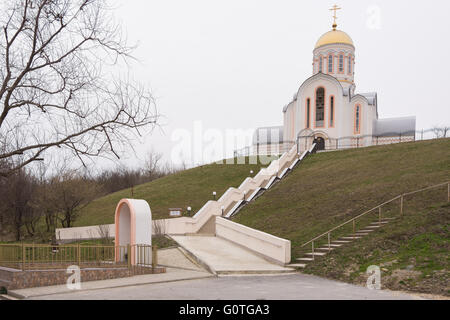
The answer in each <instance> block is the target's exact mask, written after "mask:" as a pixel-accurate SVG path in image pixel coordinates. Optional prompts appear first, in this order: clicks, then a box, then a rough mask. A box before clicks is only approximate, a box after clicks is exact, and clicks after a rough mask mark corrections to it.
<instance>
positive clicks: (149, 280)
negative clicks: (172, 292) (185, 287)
mask: <svg viewBox="0 0 450 320" xmlns="http://www.w3.org/2000/svg"><path fill="white" fill-rule="evenodd" d="M166 271H167V272H166V273H159V274H146V275H140V276H133V277H127V278H119V279H109V280H101V281H88V282H82V283H81V291H74V290H70V289H68V288H67V286H66V285H57V286H48V287H38V288H29V289H19V290H11V291H8V295H10V296H12V297H16V298H21V299H23V298H30V297H40V296H48V297H50V298H49V299H52V297H53V296H54V295H56V296H60V295H69V296H70V295H72V294H75V295H76V294H79V293H81V292H83V293H86V292H91V291H92V292H95V291H97V290H99V289H106V290H112V289H111V288H118V289H117V290H118V292H120V291H121V290H122V288H123V287H128V288H130V286H132V287H135V286H140V285H143V284H156V283H162V282H163V283H168V282H169V283H170V282H173V281H180V280H192V279H203V278H210V277H214V275H212V274H211V273H209V272H206V271H204V270H200V269H199V270H196V271H195V270H183V269H178V268H166ZM81 281H83V279H81ZM94 295H95V294H94ZM56 299H57V298H56ZM124 299H126V297H124Z"/></svg>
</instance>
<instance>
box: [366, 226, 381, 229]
mask: <svg viewBox="0 0 450 320" xmlns="http://www.w3.org/2000/svg"><path fill="white" fill-rule="evenodd" d="M379 227H380V226H368V227H366V228H370V229H376V228H379Z"/></svg>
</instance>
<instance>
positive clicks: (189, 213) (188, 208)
mask: <svg viewBox="0 0 450 320" xmlns="http://www.w3.org/2000/svg"><path fill="white" fill-rule="evenodd" d="M191 210H192V208H191V207H187V213H188V216H191Z"/></svg>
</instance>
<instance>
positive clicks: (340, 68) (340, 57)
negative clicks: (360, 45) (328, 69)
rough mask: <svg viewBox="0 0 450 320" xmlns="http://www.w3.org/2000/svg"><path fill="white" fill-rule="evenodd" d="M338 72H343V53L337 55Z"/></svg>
mask: <svg viewBox="0 0 450 320" xmlns="http://www.w3.org/2000/svg"><path fill="white" fill-rule="evenodd" d="M339 72H340V73H344V55H343V54H340V55H339Z"/></svg>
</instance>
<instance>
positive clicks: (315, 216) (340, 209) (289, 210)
mask: <svg viewBox="0 0 450 320" xmlns="http://www.w3.org/2000/svg"><path fill="white" fill-rule="evenodd" d="M449 180H450V139H441V140H433V141H423V142H415V143H403V144H396V145H390V146H380V147H370V148H364V149H353V150H346V151H337V152H327V153H319V154H315V155H312V156H310V157H308V158H307V159H305V161H304V162H302V163H301V164H300V166H299V167H297V168H296V169H295V170H294V171H293V172H292V173H290V174H289V175H288V176H287V177H286V178H285V179H284V180H283V181H281V182H280V183H278V184H276V185H275V186H274V187H273V188H272V189H270V190H268V191H267V192H266V193H265V194H264V195H263V196H262V197H260V198H258V199H257V200H256V201H255V202H253V203H251V204H250V205H248V206H246V207H244V208H243V209H242V210H241V211H240V212H239V214H238V215H237V216H236V217H235V218H234V220H235V221H236V222H238V223H242V224H245V225H247V226H250V227H253V228H256V229H259V230H263V231H265V232H268V233H271V234H274V235H277V236H280V237H283V238H286V239H289V240H291V242H292V258H293V261H295V259H296V258H297V257H301V256H302V254H303V253H304V252H306V251H308V250H309V251H310V250H311V248H310V246H307V247H306V248H302V246H301V245H302V244H303V243H305V242H307V241H309V240H310V239H311V238H313V237H315V236H317V235H319V234H321V233H323V232H325V231H327V230H329V229H331V228H332V227H334V226H337V225H338V224H340V223H342V222H344V221H346V220H348V219H349V218H352V217H354V216H356V215H358V214H360V213H362V212H364V211H365V210H367V209H370V208H372V207H374V206H376V205H378V204H380V203H382V202H384V201H386V200H389V199H391V198H393V197H395V196H397V195H399V194H401V193H406V192H410V191H414V190H417V189H420V188H423V187H428V186H431V185H435V184H439V183H443V182H446V181H449ZM446 191H447V190H446V187H445V188H441V189H437V190H433V191H427V192H425V193H422V194H418V195H415V196H412V197H408V198H407V199H405V213H407V214H405V217H404V218H403V219H401V220H400V219H399V220H396V222H394V223H392V224H390V225H389V226H387V227H386V228H385V229H383V230H380V231H377V232H374V233H372V234H371V235H369V236H368V237H366V238H364V239H362V240H361V242H359V243H358V242H355V243H353V244H351V245H348V246H347V247H343V248H340V249H338V250H335V251H333V252H332V253H331V254H329V255H327V257H326V258H319V259H317V261H316V262H314V263H313V264H311V265H309V266H308V267H307V268H306V269H305V271H306V272H311V273H315V274H318V275H324V276H328V277H332V278H335V279H340V280H346V281H351V282H355V283H362V282H363V280H362V279H364V278H365V276H364V273H365V268H366V267H367V266H368V265H370V264H378V265H383V266H384V267H383V268H384V270H387V271H383V272H384V273H385V274H384V275H385V276H387V278H386V279H385V280H386V281H385V282H386V284H385V285H386V286H388V287H391V288H396V289H398V288H399V287H400V288H404V289H410V290H416V291H422V292H435V293H436V292H437V293H441V294H449V293H448V288H447V289H445V286H443V285H442V284H443V283H445V281H444V280H445V279H448V267H449V257H448V252H449V249H450V246H449V232H448V227H449V222H450V221H449V218H450V215H449V213H450V207H449V206H448V204H447V203H446V201H447V192H446ZM383 210H384V211H385V212H384V214H385V215H386V216H395V215H397V214H398V212H399V203H393V204H392V205H390V206H388V207H387V208H385V209H383ZM376 218H377V215H376V214H373V215H372V216H371V217H369V218H368V219H366V220H365V221H363V222H360V225H359V226H358V227H361V226H363V223H368V222H369V221H374V220H376ZM370 219H371V220H370ZM349 231H350V230H344V231H343V232H342V233H347V234H348V233H349ZM340 235H341V234H339V233H338V234H334V235H333V237H334V238H336V237H339V236H340ZM317 245H318V244H317ZM406 267H407V268H408V269H407V270H408V271H410V272H409V273H408V272H406V273H405V272H404V273H403V275H405V274H406V275H407V276H406V279H411V280H405V279H403V278H404V277H403V276H401V274H402V273H401V271H398V270H402V268H406ZM396 272H397V273H398V272H400V273H399V275H400V276H397V273H396ZM396 278H398V279H396ZM387 279H390V280H389V281H388V280H387ZM433 279H434V280H433ZM433 281H434V282H433ZM433 283H435V284H436V285H433ZM403 284H404V285H403Z"/></svg>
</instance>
